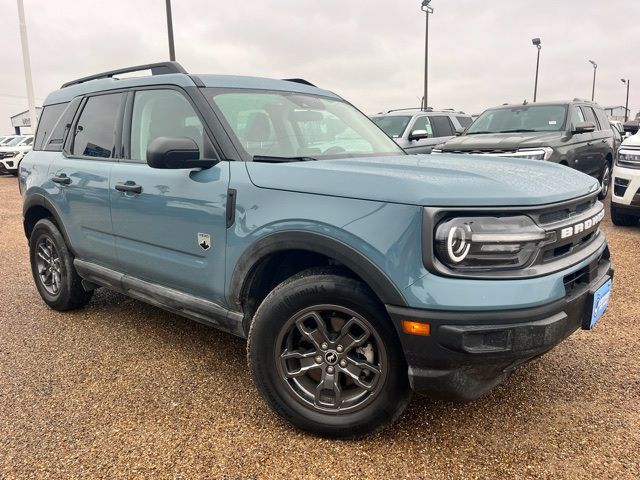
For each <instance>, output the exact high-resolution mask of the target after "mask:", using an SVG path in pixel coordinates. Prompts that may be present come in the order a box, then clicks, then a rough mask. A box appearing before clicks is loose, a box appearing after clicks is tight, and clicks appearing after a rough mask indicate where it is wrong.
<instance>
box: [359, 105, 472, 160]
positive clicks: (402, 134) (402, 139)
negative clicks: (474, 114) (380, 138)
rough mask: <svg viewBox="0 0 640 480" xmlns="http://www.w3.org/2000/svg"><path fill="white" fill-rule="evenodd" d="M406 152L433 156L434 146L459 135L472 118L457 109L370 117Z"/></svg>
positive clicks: (392, 112) (416, 110) (411, 110)
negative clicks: (431, 154)
mask: <svg viewBox="0 0 640 480" xmlns="http://www.w3.org/2000/svg"><path fill="white" fill-rule="evenodd" d="M371 120H373V122H374V123H375V124H376V125H378V126H379V127H380V128H381V129H382V130H383V131H384V132H385V133H386V134H387V135H389V136H390V137H391V138H393V140H395V142H396V143H397V144H398V145H400V146H401V147H402V148H403V149H404V151H405V152H407V153H410V154H414V153H431V150H432V149H433V147H434V146H436V145H438V144H439V143H442V142H444V141H446V140H448V139H450V138H453V137H454V136H455V135H460V134H461V133H462V132H464V130H465V129H466V128H467V127H468V126H469V125H471V124H472V123H473V120H472V118H471V115H467V114H466V113H464V112H456V111H454V110H451V109H449V110H437V111H436V110H432V109H427V110H421V109H419V108H407V109H400V110H389V111H387V112H381V113H379V114H377V115H374V116H372V117H371Z"/></svg>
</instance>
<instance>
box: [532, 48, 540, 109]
mask: <svg viewBox="0 0 640 480" xmlns="http://www.w3.org/2000/svg"><path fill="white" fill-rule="evenodd" d="M531 43H533V45H534V46H535V47H536V48H537V49H538V59H537V60H536V82H535V84H534V87H533V101H534V103H535V101H536V100H537V98H538V71H539V70H540V50H542V42H541V41H540V39H539V38H533V39H531Z"/></svg>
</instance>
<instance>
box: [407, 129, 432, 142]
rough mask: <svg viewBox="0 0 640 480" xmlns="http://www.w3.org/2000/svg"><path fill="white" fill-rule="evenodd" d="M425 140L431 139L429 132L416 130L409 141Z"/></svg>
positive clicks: (410, 135)
mask: <svg viewBox="0 0 640 480" xmlns="http://www.w3.org/2000/svg"><path fill="white" fill-rule="evenodd" d="M424 138H429V132H427V131H426V130H414V131H413V132H411V133H410V134H409V141H413V140H422V139H424Z"/></svg>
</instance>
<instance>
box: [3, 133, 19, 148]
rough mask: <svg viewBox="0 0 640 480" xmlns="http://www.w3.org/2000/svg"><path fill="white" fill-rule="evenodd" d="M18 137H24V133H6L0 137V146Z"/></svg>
mask: <svg viewBox="0 0 640 480" xmlns="http://www.w3.org/2000/svg"><path fill="white" fill-rule="evenodd" d="M18 137H20V138H22V137H24V135H7V136H4V137H0V147H3V146H5V145H6V144H7V143H9V142H11V141H13V140H15V139H16V138H18Z"/></svg>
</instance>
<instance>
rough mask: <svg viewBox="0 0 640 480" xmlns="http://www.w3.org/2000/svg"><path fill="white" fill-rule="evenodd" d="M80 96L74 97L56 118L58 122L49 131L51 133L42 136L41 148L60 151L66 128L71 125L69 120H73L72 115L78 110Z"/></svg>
mask: <svg viewBox="0 0 640 480" xmlns="http://www.w3.org/2000/svg"><path fill="white" fill-rule="evenodd" d="M80 101H81V98H80V97H78V98H75V99H73V100H72V101H71V103H69V105H68V106H67V108H66V109H65V111H64V112H63V113H62V116H61V117H60V119H59V120H58V122H57V123H56V124H55V125H54V127H53V130H52V131H51V135H47V136H46V137H44V138H43V141H44V143H43V145H42V149H43V150H46V151H49V152H60V151H62V147H63V145H64V137H65V135H66V133H67V130H68V129H69V127H70V126H71V122H72V121H73V117H74V115H75V114H76V111H77V110H78V105H80Z"/></svg>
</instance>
